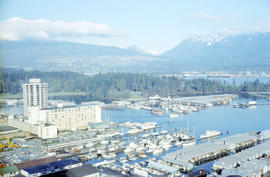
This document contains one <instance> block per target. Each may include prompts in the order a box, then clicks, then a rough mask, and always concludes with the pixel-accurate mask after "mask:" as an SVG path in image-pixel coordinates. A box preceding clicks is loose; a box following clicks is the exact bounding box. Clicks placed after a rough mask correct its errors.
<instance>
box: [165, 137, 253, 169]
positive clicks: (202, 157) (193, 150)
mask: <svg viewBox="0 0 270 177" xmlns="http://www.w3.org/2000/svg"><path fill="white" fill-rule="evenodd" d="M257 137H258V136H257V135H254V134H252V133H243V134H237V135H233V136H229V137H225V138H222V139H219V140H217V141H215V142H207V143H203V144H198V145H196V146H193V147H190V148H187V149H181V150H179V151H176V152H172V153H169V154H166V155H165V156H164V157H163V158H162V160H163V161H165V162H167V163H168V164H170V165H172V166H174V165H176V166H178V167H179V168H180V169H181V170H182V171H184V172H187V171H190V170H192V169H193V168H195V166H197V165H201V164H203V163H206V162H209V161H213V160H216V159H219V158H221V157H224V156H227V155H229V154H230V153H232V152H236V153H237V152H239V151H241V150H244V149H247V148H249V147H251V146H254V145H256V144H257Z"/></svg>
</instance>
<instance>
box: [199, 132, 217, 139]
mask: <svg viewBox="0 0 270 177" xmlns="http://www.w3.org/2000/svg"><path fill="white" fill-rule="evenodd" d="M219 135H221V132H219V131H216V130H206V132H205V134H204V135H201V136H200V138H201V139H207V138H212V137H217V136H219Z"/></svg>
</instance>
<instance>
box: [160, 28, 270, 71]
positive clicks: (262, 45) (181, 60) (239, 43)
mask: <svg viewBox="0 0 270 177" xmlns="http://www.w3.org/2000/svg"><path fill="white" fill-rule="evenodd" d="M161 57H164V58H167V59H169V60H170V61H172V62H176V63H178V64H179V65H181V68H182V69H184V70H242V71H243V70H247V69H251V70H269V68H270V33H256V34H242V35H229V36H224V35H214V36H205V35H204V36H194V37H192V38H189V39H187V40H184V41H182V42H181V43H180V44H179V45H177V46H176V47H174V48H172V49H171V50H168V51H167V52H165V53H163V54H162V55H161Z"/></svg>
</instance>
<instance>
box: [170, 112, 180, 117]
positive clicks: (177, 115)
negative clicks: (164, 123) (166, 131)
mask: <svg viewBox="0 0 270 177" xmlns="http://www.w3.org/2000/svg"><path fill="white" fill-rule="evenodd" d="M176 117H179V114H176V113H172V114H170V118H176Z"/></svg>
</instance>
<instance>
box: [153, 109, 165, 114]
mask: <svg viewBox="0 0 270 177" xmlns="http://www.w3.org/2000/svg"><path fill="white" fill-rule="evenodd" d="M152 114H155V115H162V114H163V112H162V111H161V110H160V109H155V108H153V109H152Z"/></svg>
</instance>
